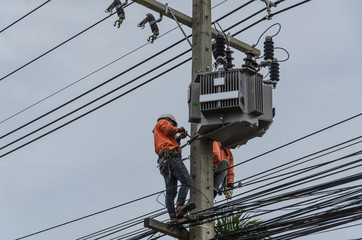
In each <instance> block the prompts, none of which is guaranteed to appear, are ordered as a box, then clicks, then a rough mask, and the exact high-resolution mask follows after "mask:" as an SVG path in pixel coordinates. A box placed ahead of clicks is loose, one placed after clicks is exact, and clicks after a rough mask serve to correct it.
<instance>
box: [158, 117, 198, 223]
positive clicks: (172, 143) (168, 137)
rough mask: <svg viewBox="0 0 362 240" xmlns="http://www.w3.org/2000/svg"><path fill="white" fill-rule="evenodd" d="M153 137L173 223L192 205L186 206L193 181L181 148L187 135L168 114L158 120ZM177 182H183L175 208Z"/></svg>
mask: <svg viewBox="0 0 362 240" xmlns="http://www.w3.org/2000/svg"><path fill="white" fill-rule="evenodd" d="M153 135H154V142H155V152H156V154H157V155H158V160H157V162H158V164H159V168H160V172H161V174H162V175H163V177H164V180H165V185H166V199H165V203H166V208H167V211H168V214H169V216H170V222H169V223H172V222H173V221H176V220H177V218H180V217H183V216H182V215H183V214H184V213H185V212H183V211H187V210H189V209H188V207H189V206H191V205H190V203H188V204H185V200H186V196H187V194H188V191H189V189H190V187H191V184H192V180H191V177H190V174H189V172H188V170H187V168H186V166H185V164H184V163H183V161H182V160H181V148H180V142H181V139H183V138H185V137H186V136H187V133H186V130H185V128H184V127H180V128H177V122H176V119H175V117H174V116H172V115H171V114H168V113H166V114H162V115H161V116H160V117H159V118H158V119H157V124H156V126H155V128H154V130H153ZM177 181H180V182H181V187H180V189H179V191H178V196H177V201H176V208H175V203H174V201H175V198H176V195H177ZM188 205H189V206H188ZM193 205H194V204H193ZM193 207H194V206H193ZM180 215H181V216H180Z"/></svg>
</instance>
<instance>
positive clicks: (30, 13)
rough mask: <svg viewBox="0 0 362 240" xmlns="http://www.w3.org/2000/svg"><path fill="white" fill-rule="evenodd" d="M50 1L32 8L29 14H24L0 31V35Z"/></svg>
mask: <svg viewBox="0 0 362 240" xmlns="http://www.w3.org/2000/svg"><path fill="white" fill-rule="evenodd" d="M50 1H51V0H48V1H46V2H44V3H42V4H41V5H39V6H38V7H36V8H34V9H33V10H31V11H30V12H28V13H27V14H25V15H24V16H22V17H21V18H19V19H18V20H16V21H15V22H13V23H11V24H10V25H8V26H7V27H5V28H4V29H2V30H1V31H0V33H2V32H4V31H5V30H6V29H8V28H10V27H11V26H13V25H15V24H16V23H18V22H19V21H21V20H23V19H24V18H26V17H27V16H29V15H30V14H32V13H33V12H35V11H36V10H38V9H39V8H41V7H43V6H44V5H45V4H47V3H49V2H50Z"/></svg>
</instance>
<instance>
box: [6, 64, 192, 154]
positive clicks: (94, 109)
mask: <svg viewBox="0 0 362 240" xmlns="http://www.w3.org/2000/svg"><path fill="white" fill-rule="evenodd" d="M190 60H191V58H188V59H186V60H184V61H182V62H181V63H178V64H176V65H174V66H173V67H171V68H169V69H168V70H166V71H164V72H162V73H160V74H158V75H157V76H155V77H153V78H151V79H149V80H147V81H145V82H143V83H141V84H139V85H137V86H136V87H134V88H132V89H130V90H128V91H126V92H124V93H122V94H121V95H118V96H116V97H114V98H112V99H111V100H109V101H107V102H105V103H103V104H101V105H99V106H98V107H96V108H93V109H92V110H90V111H88V112H86V113H84V114H82V115H80V116H78V117H76V118H74V119H72V120H70V121H69V122H66V123H64V124H62V125H60V126H59V127H56V128H54V129H53V130H51V131H49V132H47V133H45V134H42V135H41V136H39V137H36V138H34V139H33V140H31V141H29V142H27V143H25V144H23V145H21V146H19V147H16V148H14V149H13V150H11V151H8V152H6V153H4V154H2V155H0V158H2V157H5V156H6V155H8V154H10V153H12V152H15V151H17V150H19V149H21V148H23V147H25V146H27V145H29V144H30V143H32V142H35V141H37V140H39V139H41V138H43V137H45V136H47V135H49V134H50V133H53V132H55V131H57V130H59V129H61V128H63V127H65V126H67V125H68V124H70V123H73V122H75V121H77V120H79V119H80V118H83V117H84V116H86V115H88V114H90V113H92V112H94V111H96V110H98V109H100V108H102V107H104V106H106V105H108V104H109V103H111V102H113V101H115V100H117V99H119V98H121V97H123V96H125V95H127V94H129V93H131V92H133V91H134V90H136V89H138V88H140V87H142V86H144V85H146V84H148V83H150V82H152V81H154V80H155V79H157V78H158V77H160V76H162V75H164V74H166V73H168V72H170V71H172V70H174V69H176V68H178V67H180V66H181V65H183V64H185V63H186V62H188V61H190ZM73 112H74V111H73ZM73 112H71V113H73ZM71 113H68V114H67V115H69V114H71ZM47 125H50V124H47ZM43 128H44V127H43ZM28 135H29V134H28ZM24 137H26V136H23V138H24ZM2 148H4V147H2Z"/></svg>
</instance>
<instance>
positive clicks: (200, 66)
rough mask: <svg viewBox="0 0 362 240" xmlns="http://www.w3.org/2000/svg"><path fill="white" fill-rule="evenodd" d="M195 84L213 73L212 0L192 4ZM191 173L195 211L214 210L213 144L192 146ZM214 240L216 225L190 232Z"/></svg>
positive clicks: (201, 142) (200, 238)
mask: <svg viewBox="0 0 362 240" xmlns="http://www.w3.org/2000/svg"><path fill="white" fill-rule="evenodd" d="M192 19H193V22H192V81H195V79H196V76H197V73H198V72H200V71H210V70H211V69H212V48H211V0H193V5H192ZM197 125H198V124H197V123H191V137H194V136H196V134H197ZM190 151H191V154H190V155H191V163H190V173H191V177H192V180H193V187H192V189H191V190H190V197H191V198H190V201H191V202H194V203H195V204H196V209H195V211H196V212H198V211H201V210H204V209H207V208H211V207H213V205H214V204H213V203H214V171H213V154H212V141H211V140H209V139H207V138H203V139H200V140H198V141H195V142H193V143H192V144H191V150H190ZM213 237H214V223H213V222H210V223H206V224H203V225H199V226H196V227H194V228H191V229H190V234H189V239H190V240H196V239H197V240H204V239H210V238H213Z"/></svg>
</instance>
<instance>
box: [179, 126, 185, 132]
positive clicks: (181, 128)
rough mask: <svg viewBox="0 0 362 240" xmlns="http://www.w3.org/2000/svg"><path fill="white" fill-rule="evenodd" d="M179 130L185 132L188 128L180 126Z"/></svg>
mask: <svg viewBox="0 0 362 240" xmlns="http://www.w3.org/2000/svg"><path fill="white" fill-rule="evenodd" d="M178 132H179V133H185V132H186V129H185V128H184V127H180V128H179V129H178Z"/></svg>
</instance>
